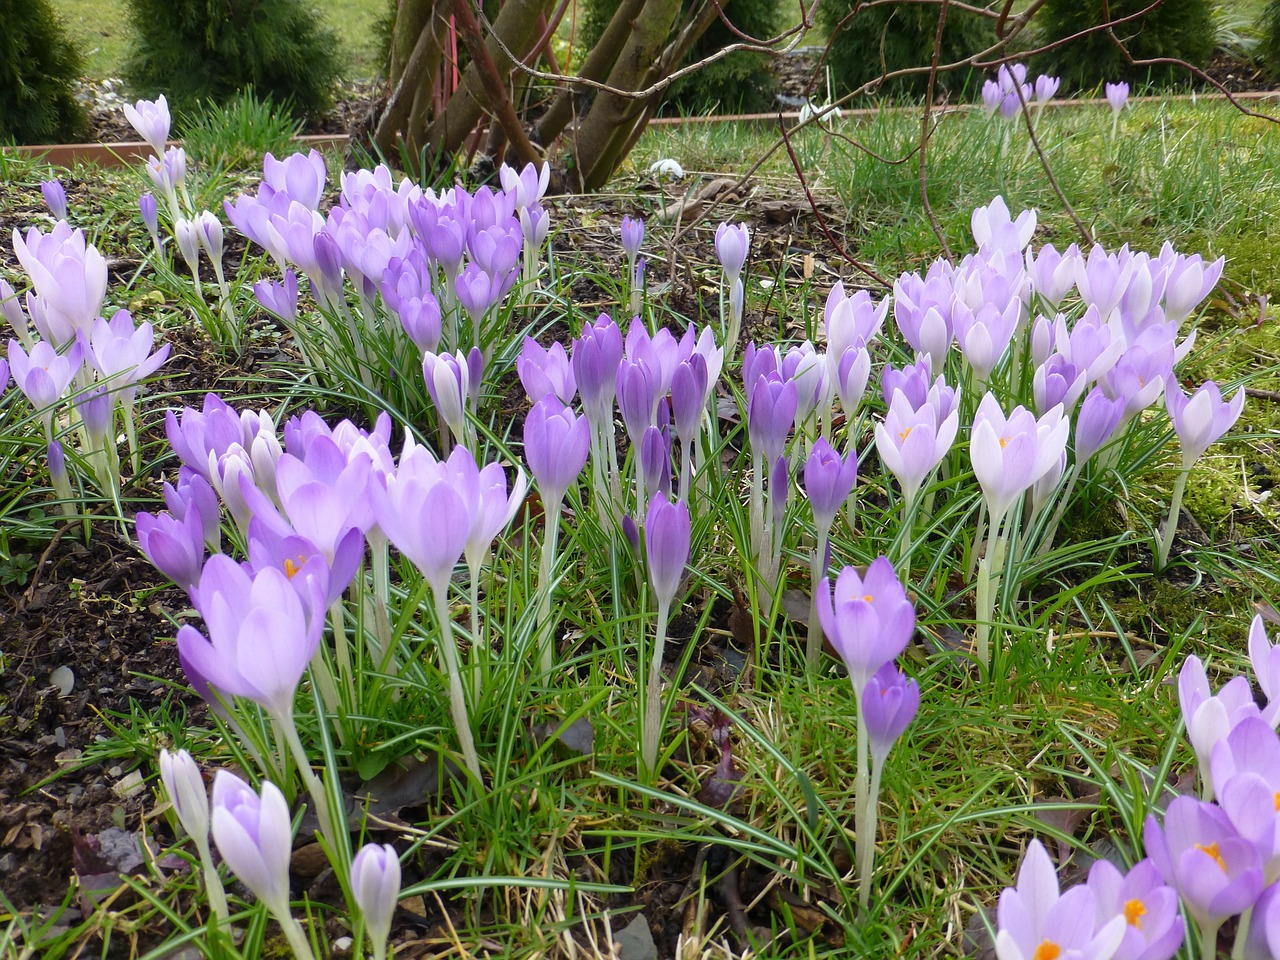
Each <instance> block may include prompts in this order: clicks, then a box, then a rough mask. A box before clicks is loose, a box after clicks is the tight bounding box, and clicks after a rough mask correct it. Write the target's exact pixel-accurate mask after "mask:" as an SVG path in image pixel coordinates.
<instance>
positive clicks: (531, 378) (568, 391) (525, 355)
mask: <svg viewBox="0 0 1280 960" xmlns="http://www.w3.org/2000/svg"><path fill="white" fill-rule="evenodd" d="M516 372H517V373H519V375H520V382H521V384H523V385H524V390H525V393H526V394H528V396H529V399H530V401H533V402H536V401H538V400H541V399H542V398H543V397H545V396H546V395H547V394H549V393H550V394H554V395H555V397H556V398H557V399H558V400H559V401H560V402H561V403H572V402H573V398H574V396H576V395H577V392H578V387H577V381H576V380H575V379H574V375H573V367H572V365H571V364H570V362H569V356H568V354H567V353H565V349H564V345H563V344H561V343H559V342H557V343H553V344H552V345H551V346H550V347H549V348H548V347H544V346H542V344H540V343H538V341H537V340H534V339H533V337H525V338H524V346H523V347H522V348H521V349H520V356H519V357H518V358H517V359H516Z"/></svg>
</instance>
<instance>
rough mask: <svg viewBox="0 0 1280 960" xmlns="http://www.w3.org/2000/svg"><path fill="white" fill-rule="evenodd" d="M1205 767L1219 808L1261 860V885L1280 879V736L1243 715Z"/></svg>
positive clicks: (1217, 747) (1255, 718)
mask: <svg viewBox="0 0 1280 960" xmlns="http://www.w3.org/2000/svg"><path fill="white" fill-rule="evenodd" d="M1209 769H1210V778H1211V779H1212V782H1213V790H1214V795H1215V796H1217V798H1218V806H1219V807H1221V808H1222V809H1223V811H1224V812H1225V813H1226V814H1227V817H1228V818H1229V819H1230V820H1231V824H1232V826H1234V827H1235V828H1236V829H1237V830H1238V831H1239V832H1240V835H1241V836H1242V837H1244V838H1245V839H1246V840H1248V841H1249V842H1251V843H1252V844H1253V845H1254V846H1255V847H1256V848H1257V850H1258V854H1259V855H1260V856H1261V857H1262V870H1263V876H1264V882H1265V883H1267V884H1268V885H1269V884H1272V883H1275V882H1276V881H1277V880H1280V810H1277V809H1276V803H1275V798H1276V796H1277V794H1280V737H1277V736H1276V732H1275V730H1273V729H1272V728H1271V725H1270V724H1269V723H1267V722H1266V721H1265V720H1263V719H1262V718H1261V717H1256V716H1247V717H1245V718H1244V719H1243V720H1241V721H1240V722H1239V723H1238V724H1236V725H1235V727H1234V729H1232V731H1231V732H1230V733H1229V734H1228V735H1227V736H1226V738H1225V739H1222V740H1219V741H1218V742H1217V744H1215V745H1214V747H1213V753H1212V757H1211V759H1210V763H1209Z"/></svg>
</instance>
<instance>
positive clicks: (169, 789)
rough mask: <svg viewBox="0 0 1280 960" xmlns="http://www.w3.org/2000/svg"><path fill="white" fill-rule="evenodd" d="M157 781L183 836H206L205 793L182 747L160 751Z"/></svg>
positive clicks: (197, 771)
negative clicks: (184, 832) (171, 807)
mask: <svg viewBox="0 0 1280 960" xmlns="http://www.w3.org/2000/svg"><path fill="white" fill-rule="evenodd" d="M160 780H161V782H162V783H163V784H164V790H165V793H167V794H168V795H169V803H170V804H171V805H172V806H173V812H174V813H176V814H177V815H178V822H179V823H181V824H182V829H183V830H185V831H187V835H188V836H190V837H195V838H199V839H201V840H203V839H204V838H206V837H208V835H209V794H208V793H207V792H206V790H205V785H204V777H202V776H201V775H200V768H199V767H198V766H196V762H195V760H193V759H191V754H189V753H187V751H186V750H179V751H178V752H177V753H170V752H169V751H168V750H164V749H162V750H161V751H160Z"/></svg>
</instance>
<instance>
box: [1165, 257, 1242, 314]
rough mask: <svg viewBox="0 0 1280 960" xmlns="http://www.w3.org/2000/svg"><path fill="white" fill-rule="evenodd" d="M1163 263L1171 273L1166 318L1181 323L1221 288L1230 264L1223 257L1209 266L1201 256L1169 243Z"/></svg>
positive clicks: (1166, 296) (1166, 278)
mask: <svg viewBox="0 0 1280 960" xmlns="http://www.w3.org/2000/svg"><path fill="white" fill-rule="evenodd" d="M1160 263H1161V264H1162V265H1163V266H1164V268H1165V270H1166V271H1167V272H1166V277H1165V287H1164V300H1163V306H1164V315H1165V318H1166V319H1168V320H1172V321H1173V322H1174V323H1181V322H1182V321H1183V320H1185V319H1186V318H1187V317H1189V316H1191V313H1192V311H1193V310H1195V308H1196V307H1197V306H1199V304H1200V301H1202V300H1203V299H1204V298H1205V297H1207V296H1208V295H1209V293H1210V292H1211V291H1212V290H1213V288H1214V287H1215V286H1216V285H1217V283H1218V280H1219V279H1220V278H1221V277H1222V270H1223V268H1224V267H1225V266H1226V263H1227V261H1226V258H1225V257H1219V258H1218V259H1217V260H1214V261H1213V262H1212V263H1210V264H1209V265H1208V266H1206V265H1205V262H1204V260H1203V259H1202V258H1201V256H1200V254H1198V253H1196V254H1192V255H1191V256H1184V255H1183V254H1180V253H1178V252H1177V251H1175V250H1174V249H1173V245H1172V244H1171V243H1169V242H1168V241H1167V240H1166V241H1165V243H1164V246H1162V247H1161V248H1160Z"/></svg>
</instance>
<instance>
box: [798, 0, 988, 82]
mask: <svg viewBox="0 0 1280 960" xmlns="http://www.w3.org/2000/svg"><path fill="white" fill-rule="evenodd" d="M854 2H855V0H832V2H828V3H824V4H823V5H822V6H821V7H820V8H819V16H820V17H821V19H822V22H823V24H824V25H825V26H826V28H827V29H828V30H830V31H832V37H831V53H830V57H829V62H830V64H831V72H832V76H833V78H834V80H835V84H836V87H837V89H838V90H839V91H840V92H847V91H849V90H856V89H857V88H858V87H861V86H862V85H863V84H865V83H868V82H869V81H871V80H874V79H876V78H877V77H879V76H882V75H884V74H886V73H892V72H893V71H895V70H904V69H907V68H910V67H928V66H929V64H930V63H932V61H933V44H934V39H935V38H936V36H937V33H938V13H939V10H940V6H939V5H937V4H929V3H900V4H892V5H888V6H875V7H867V8H863V9H860V10H859V11H858V12H857V13H856V14H855V15H854V16H853V17H851V18H849V19H848V21H847V22H844V21H845V18H846V17H848V16H849V12H850V11H851V10H852V9H853V6H854ZM993 43H995V30H994V28H993V27H992V26H991V21H990V20H989V19H988V18H986V17H983V16H980V15H978V14H974V13H969V12H967V11H963V10H957V9H955V8H950V9H948V10H947V20H946V23H945V24H943V29H942V50H941V53H940V56H939V58H938V62H939V63H940V64H946V63H955V62H956V61H958V60H963V59H965V58H967V57H971V56H973V55H974V54H975V53H978V52H979V51H981V50H985V49H986V48H987V47H989V46H991V45H992V44H993ZM973 79H974V71H973V70H971V69H961V70H950V71H946V72H939V74H938V77H937V83H936V88H935V89H939V90H945V91H951V92H953V93H959V92H961V91H964V90H966V89H970V90H971V89H973V88H974V87H975V86H976V85H975V84H974V83H973ZM928 82H929V75H928V73H927V72H922V73H917V74H912V75H910V76H906V77H899V78H896V79H893V80H889V81H887V82H885V83H884V84H882V85H881V86H880V87H879V88H878V89H877V90H876V92H877V93H878V94H881V95H888V96H920V95H922V94H923V93H924V92H925V90H926V89H927V88H928Z"/></svg>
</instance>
